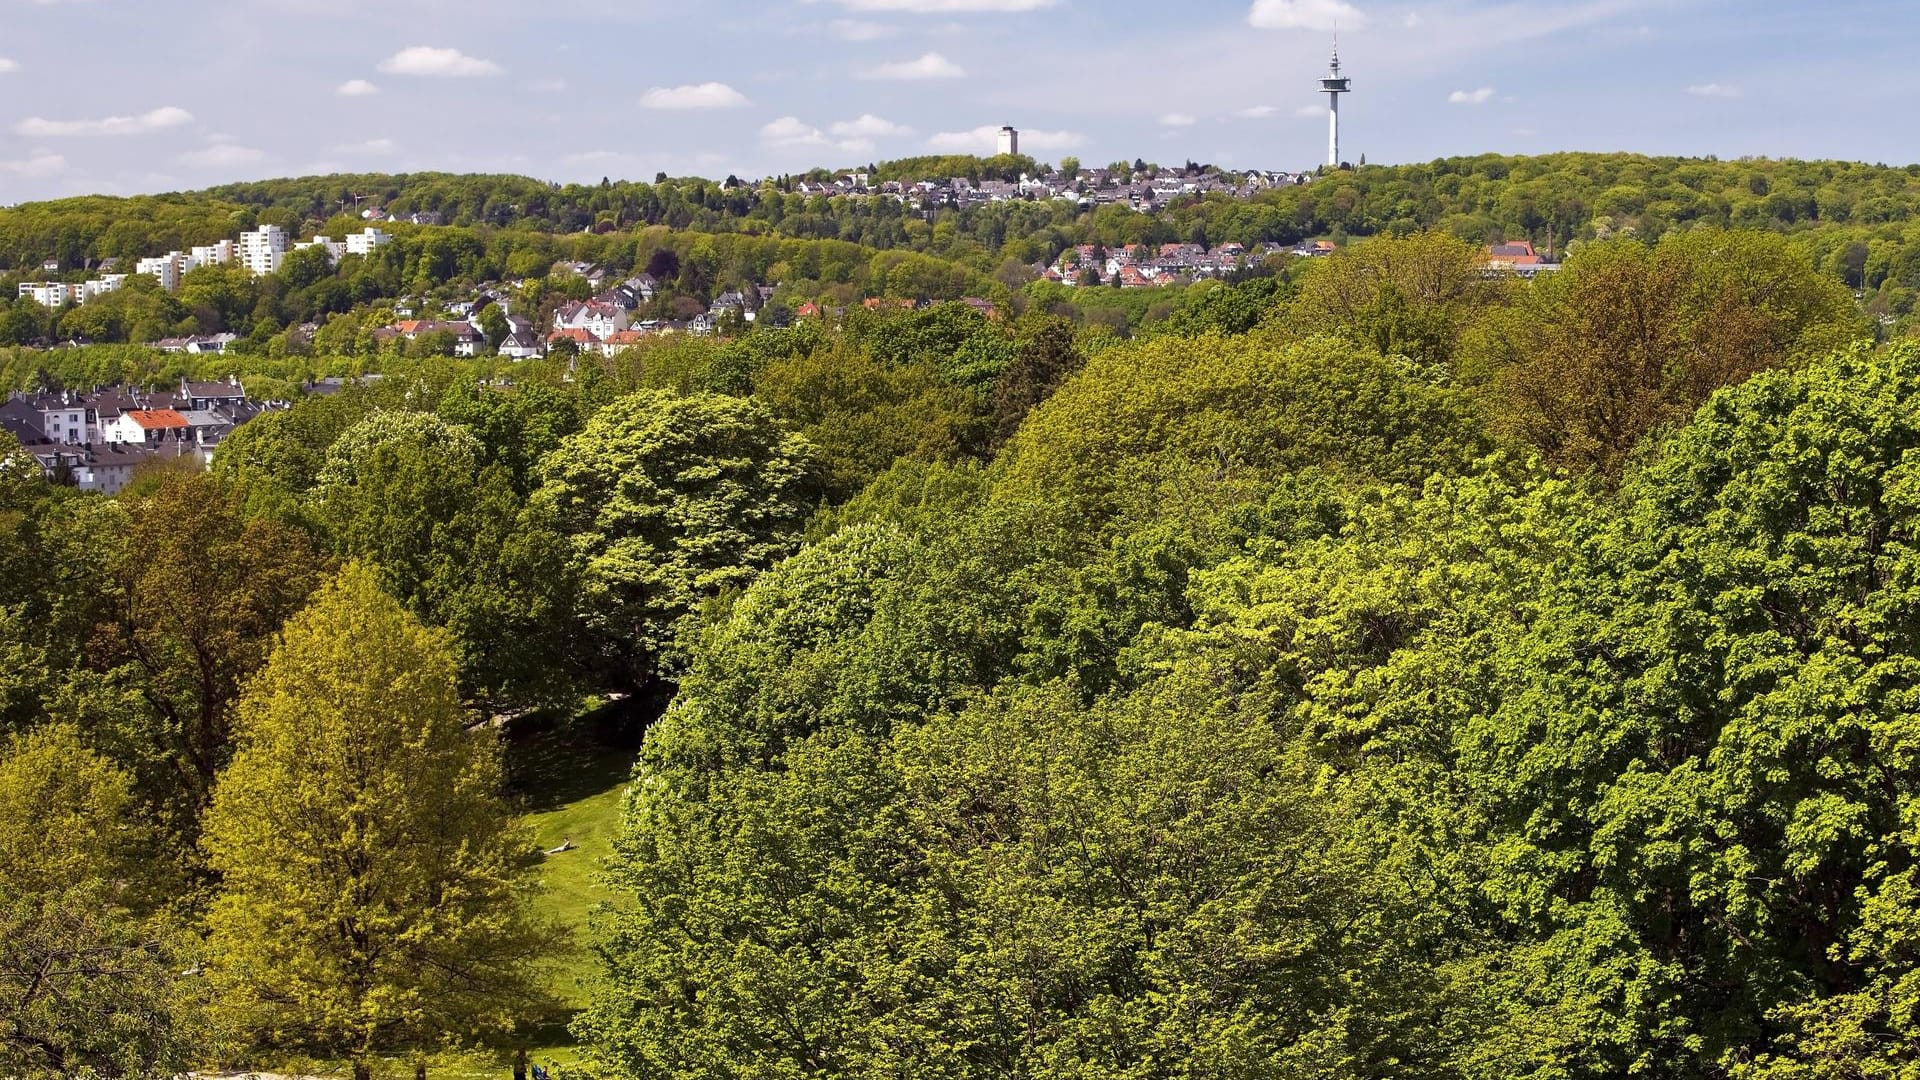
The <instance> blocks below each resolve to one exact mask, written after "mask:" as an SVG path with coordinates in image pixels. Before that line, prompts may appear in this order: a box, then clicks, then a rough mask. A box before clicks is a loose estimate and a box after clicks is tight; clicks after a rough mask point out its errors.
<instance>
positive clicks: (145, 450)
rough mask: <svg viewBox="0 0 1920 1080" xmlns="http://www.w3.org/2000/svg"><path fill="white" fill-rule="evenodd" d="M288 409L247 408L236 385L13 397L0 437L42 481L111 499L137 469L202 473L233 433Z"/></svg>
mask: <svg viewBox="0 0 1920 1080" xmlns="http://www.w3.org/2000/svg"><path fill="white" fill-rule="evenodd" d="M287 407H288V406H287V403H286V402H277V401H270V402H260V401H253V400H251V399H250V398H248V397H247V393H246V389H245V387H244V386H242V385H241V383H240V381H239V380H238V379H230V380H228V381H226V382H192V381H188V380H182V381H181V383H180V385H179V387H178V389H172V388H167V389H159V388H150V387H127V386H114V387H107V388H104V389H98V390H93V391H89V392H82V391H72V390H52V391H38V392H29V393H22V392H16V393H14V394H11V395H9V396H8V398H7V400H6V401H5V402H4V403H0V430H4V431H6V432H7V433H8V434H10V435H12V436H13V437H14V438H15V439H17V440H19V442H20V444H21V446H22V447H24V448H25V449H26V451H27V453H29V454H32V455H33V456H34V458H35V459H36V460H37V461H39V463H40V467H41V468H42V469H43V470H44V471H45V472H46V474H47V475H48V476H49V477H51V478H55V479H58V480H61V481H63V482H71V483H73V484H74V485H75V486H77V487H79V488H80V489H81V490H84V491H99V492H103V493H105V494H108V495H113V494H117V493H118V492H119V491H120V490H121V489H122V488H124V487H126V485H127V484H128V483H129V482H130V481H131V480H132V479H133V476H134V472H135V470H137V469H138V468H140V467H141V466H143V465H149V464H152V463H154V462H158V461H170V460H176V459H180V458H191V459H193V460H194V461H195V462H196V463H197V464H199V465H201V466H202V467H204V466H205V465H206V464H207V463H208V462H210V461H212V460H213V454H214V450H215V448H216V447H218V446H219V445H220V444H221V443H222V442H224V441H226V439H227V437H228V436H229V435H231V434H233V432H234V429H236V428H238V427H239V426H240V425H242V424H245V423H247V422H248V421H250V420H252V419H254V418H255V417H257V416H260V415H261V414H263V413H266V412H270V411H273V410H276V409H284V408H287Z"/></svg>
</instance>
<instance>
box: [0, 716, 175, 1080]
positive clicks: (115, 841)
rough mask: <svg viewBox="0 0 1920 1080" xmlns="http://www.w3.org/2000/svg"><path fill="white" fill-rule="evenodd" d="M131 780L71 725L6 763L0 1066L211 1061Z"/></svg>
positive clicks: (85, 1069) (1, 786)
mask: <svg viewBox="0 0 1920 1080" xmlns="http://www.w3.org/2000/svg"><path fill="white" fill-rule="evenodd" d="M141 819H142V815H141V813H140V807H139V802H138V799H137V797H136V795H135V793H134V789H133V782H132V778H131V777H130V776H129V775H127V774H126V773H125V772H124V771H122V770H121V769H119V768H118V767H117V766H115V765H113V764H112V763H111V762H109V761H108V760H106V759H105V758H103V757H101V756H100V755H99V754H97V753H95V752H93V751H92V750H90V749H89V748H87V747H86V746H85V745H84V744H83V743H82V742H81V740H80V738H79V735H78V732H77V731H75V730H74V729H73V728H71V727H67V726H59V725H56V726H48V727H42V728H40V729H39V730H36V731H34V732H32V733H30V734H27V735H21V736H15V737H13V738H12V739H10V740H8V742H7V744H6V746H5V751H4V754H0V1068H5V1069H6V1071H7V1073H8V1074H9V1075H12V1076H19V1077H27V1078H35V1080H37V1078H48V1080H51V1078H54V1077H70V1076H100V1077H129V1078H131V1077H144V1076H165V1075H171V1074H176V1073H178V1072H179V1071H181V1070H183V1069H186V1068H188V1067H189V1066H191V1065H192V1064H195V1063H196V1056H197V1055H199V1054H203V1053H205V1052H207V1050H208V1049H209V1047H208V1046H207V1045H206V1043H205V1042H204V1041H202V1040H203V1039H204V1037H205V1034H206V1032H205V1030H204V1029H203V1028H202V1027H201V1026H200V1025H199V1014H198V1012H197V1011H196V1010H197V1007H198V1006H199V1004H200V1001H199V989H200V988H199V986H198V981H199V980H198V979H197V978H196V977H195V974H194V973H192V972H191V971H189V970H187V967H186V966H187V965H188V964H190V963H191V961H190V960H189V959H188V958H187V956H185V955H183V954H182V952H180V951H179V946H181V945H182V937H183V935H181V934H179V933H178V932H177V931H176V930H174V929H173V928H171V927H169V925H168V924H167V922H166V920H165V919H164V918H163V917H162V916H160V915H158V914H157V913H156V910H155V909H156V908H157V907H158V906H159V905H158V902H159V901H160V899H161V898H162V897H163V896H164V895H165V893H166V892H167V891H168V890H167V889H166V888H165V887H164V883H165V874H164V871H157V868H156V867H155V865H154V861H153V859H152V857H151V854H150V852H149V851H148V850H147V845H148V844H149V843H150V842H151V840H152V837H151V835H150V833H149V832H148V830H147V828H146V827H145V826H144V825H143V824H142V820H141Z"/></svg>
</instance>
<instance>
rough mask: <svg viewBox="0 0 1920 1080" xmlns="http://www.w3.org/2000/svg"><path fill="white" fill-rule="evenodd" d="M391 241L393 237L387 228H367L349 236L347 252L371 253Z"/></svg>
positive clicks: (351, 253)
mask: <svg viewBox="0 0 1920 1080" xmlns="http://www.w3.org/2000/svg"><path fill="white" fill-rule="evenodd" d="M391 243H393V237H392V236H391V235H389V234H388V233H387V231H386V230H385V229H375V228H367V229H364V230H362V231H360V232H357V233H355V234H353V235H352V236H349V237H347V254H349V255H371V254H373V253H374V252H375V251H378V250H379V249H381V248H383V247H386V246H387V245H388V244H391Z"/></svg>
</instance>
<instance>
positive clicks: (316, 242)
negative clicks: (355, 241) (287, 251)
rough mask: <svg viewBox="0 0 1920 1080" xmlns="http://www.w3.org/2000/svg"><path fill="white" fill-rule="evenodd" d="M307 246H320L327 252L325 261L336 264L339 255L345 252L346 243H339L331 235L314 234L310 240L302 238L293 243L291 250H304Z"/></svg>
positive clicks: (338, 260)
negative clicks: (298, 241)
mask: <svg viewBox="0 0 1920 1080" xmlns="http://www.w3.org/2000/svg"><path fill="white" fill-rule="evenodd" d="M349 239H351V237H349ZM308 248H320V249H321V250H323V251H325V252H326V253H327V261H328V262H330V263H334V264H338V263H339V262H340V256H342V255H345V254H346V253H347V245H345V244H343V243H340V242H339V241H337V240H335V239H334V238H333V237H331V236H316V237H314V238H313V239H311V240H303V241H301V242H300V243H298V244H295V245H293V250H295V251H305V250H306V249H308Z"/></svg>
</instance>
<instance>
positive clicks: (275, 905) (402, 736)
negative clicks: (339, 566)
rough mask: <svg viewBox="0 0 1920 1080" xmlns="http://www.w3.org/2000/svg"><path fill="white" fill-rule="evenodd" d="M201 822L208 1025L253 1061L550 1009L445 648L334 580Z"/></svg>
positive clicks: (511, 844)
mask: <svg viewBox="0 0 1920 1080" xmlns="http://www.w3.org/2000/svg"><path fill="white" fill-rule="evenodd" d="M238 727H239V737H240V749H239V751H238V752H237V753H236V754H235V756H234V761H233V763H232V764H231V765H230V766H229V767H228V768H227V770H226V771H225V772H224V773H223V774H222V775H221V780H220V786H219V788H218V790H217V791H216V793H215V796H214V802H213V806H212V808H211V809H210V810H209V811H208V814H207V819H206V833H205V846H206V850H207V856H208V860H209V862H210V863H211V864H212V866H213V867H214V868H215V869H216V870H217V871H218V872H219V873H220V875H221V891H220V893H219V896H218V897H217V898H216V899H215V901H214V903H213V906H212V909H211V910H210V911H209V913H208V916H207V924H208V930H209V938H208V949H209V954H210V957H209V962H208V977H209V979H210V980H211V983H212V986H213V988H214V1000H215V1007H216V1010H217V1012H218V1014H219V1016H220V1018H221V1019H222V1020H223V1021H224V1022H226V1023H227V1024H229V1025H231V1026H232V1027H234V1028H235V1029H236V1030H238V1031H240V1032H242V1033H243V1034H245V1035H247V1036H250V1037H252V1038H253V1039H254V1040H256V1041H257V1043H258V1044H259V1045H261V1046H271V1047H273V1048H275V1049H277V1050H281V1051H286V1050H299V1051H307V1052H313V1053H319V1054H339V1055H343V1056H345V1057H346V1058H347V1059H348V1060H349V1061H350V1062H351V1063H352V1065H353V1073H354V1076H355V1077H356V1080H366V1078H367V1077H368V1076H369V1075H370V1072H371V1064H370V1062H371V1057H372V1055H374V1054H376V1053H379V1052H382V1051H425V1050H429V1049H432V1048H433V1047H436V1046H438V1045H440V1044H442V1043H443V1042H459V1041H463V1040H467V1039H471V1038H473V1037H476V1036H479V1035H482V1034H485V1033H488V1032H494V1031H500V1030H508V1029H511V1028H513V1027H514V1026H515V1025H516V1024H518V1023H520V1022H522V1021H524V1020H526V1019H528V1018H530V1017H537V1016H539V1015H540V1012H541V1010H542V1009H543V1008H544V1007H545V1006H544V1002H543V1001H542V999H541V997H540V995H539V994H538V993H537V992H536V991H535V989H534V986H533V977H534V971H533V967H532V965H533V963H534V961H535V959H536V958H537V957H538V955H539V954H540V949H541V948H542V946H543V944H544V941H545V937H546V935H545V933H544V931H542V930H541V929H540V926H539V924H538V923H537V922H536V921H535V919H534V916H533V913H532V910H531V907H530V897H529V895H528V893H527V884H526V878H525V875H524V873H523V872H522V868H523V866H524V865H525V863H524V860H525V858H526V856H527V854H528V849H529V848H530V846H531V844H530V839H529V837H527V836H525V835H523V834H522V833H521V832H520V831H519V830H517V829H516V828H514V827H513V825H512V824H511V819H510V818H509V816H508V814H507V811H506V808H505V806H504V805H503V804H502V803H501V801H500V799H499V796H498V792H499V787H500V780H501V775H500V762H499V752H498V748H497V746H496V745H495V744H494V742H493V740H494V736H493V734H492V732H491V730H487V729H482V730H479V731H474V730H469V729H468V728H467V726H466V714H465V713H464V712H463V711H462V709H461V706H460V698H459V693H458V688H457V684H456V679H455V670H454V665H453V659H452V656H451V654H450V651H449V647H448V642H447V640H446V637H445V636H444V635H443V634H441V633H440V632H438V631H434V630H429V629H427V628H425V627H422V626H421V625H420V624H419V623H418V622H417V621H415V620H414V619H413V618H412V617H411V616H409V615H408V614H407V613H406V611H405V610H404V609H403V608H401V607H400V606H399V605H398V604H397V603H396V602H395V601H394V600H393V599H392V598H390V597H388V596H387V595H386V594H385V593H384V592H383V591H382V590H381V589H380V587H379V585H378V583H377V582H376V581H375V579H374V576H373V574H372V573H371V572H369V571H368V570H366V569H365V568H363V567H360V566H357V565H355V566H349V567H348V568H347V569H346V570H345V571H343V572H342V573H341V574H340V576H339V577H338V578H336V579H335V580H334V581H333V583H332V584H330V585H328V586H327V587H326V588H324V589H323V590H322V591H321V592H320V593H319V594H318V595H317V596H316V598H315V600H314V603H313V605H312V606H311V607H309V608H308V609H307V610H306V611H304V612H302V613H301V614H300V615H299V616H298V617H296V618H295V619H294V620H293V621H292V622H290V623H289V624H288V626H287V628H286V630H285V631H284V633H283V634H282V635H281V638H280V641H279V644H278V645H277V646H276V647H275V649H274V653H273V656H272V658H271V659H270V660H269V661H268V663H267V666H266V667H265V668H263V669H262V670H261V672H260V674H259V675H258V676H257V677H256V678H255V679H254V680H253V681H252V682H251V683H249V685H248V687H247V693H246V696H245V697H244V698H243V700H242V702H241V707H240V722H239V725H238Z"/></svg>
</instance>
